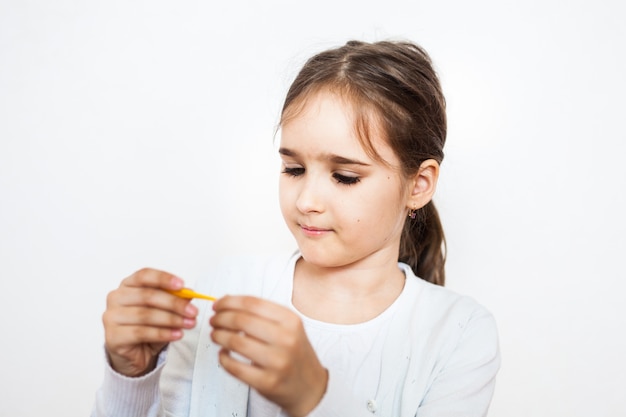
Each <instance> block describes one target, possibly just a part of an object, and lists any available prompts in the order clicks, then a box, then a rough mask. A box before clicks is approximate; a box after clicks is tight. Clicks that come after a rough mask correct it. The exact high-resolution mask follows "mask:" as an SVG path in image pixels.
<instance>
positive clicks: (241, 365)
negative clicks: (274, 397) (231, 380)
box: [219, 349, 279, 392]
mask: <svg viewBox="0 0 626 417" xmlns="http://www.w3.org/2000/svg"><path fill="white" fill-rule="evenodd" d="M219 362H220V364H221V365H222V367H223V368H224V369H225V370H226V371H227V372H228V373H230V374H231V375H233V376H234V377H235V378H237V379H239V380H240V381H242V382H243V383H245V384H247V385H249V386H251V387H253V388H255V389H257V390H258V391H259V392H263V391H269V390H270V389H271V388H275V387H277V386H279V384H278V382H279V381H278V379H277V376H276V374H275V373H273V372H267V371H266V370H265V369H264V368H262V367H259V366H257V365H256V364H255V363H254V362H253V363H247V362H242V361H241V360H239V359H237V358H235V357H233V356H232V353H231V352H230V351H229V350H228V349H221V350H220V352H219ZM270 387H271V388H270Z"/></svg>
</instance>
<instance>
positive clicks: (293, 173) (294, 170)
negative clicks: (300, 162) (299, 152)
mask: <svg viewBox="0 0 626 417" xmlns="http://www.w3.org/2000/svg"><path fill="white" fill-rule="evenodd" d="M282 172H283V174H287V175H289V176H290V177H299V176H300V175H302V174H304V168H302V167H285V168H284V169H283V171H282Z"/></svg>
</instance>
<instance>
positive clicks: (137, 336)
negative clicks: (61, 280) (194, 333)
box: [102, 269, 198, 377]
mask: <svg viewBox="0 0 626 417" xmlns="http://www.w3.org/2000/svg"><path fill="white" fill-rule="evenodd" d="M183 285H184V283H183V280H181V279H180V278H178V277H176V276H174V275H172V274H169V273H167V272H163V271H158V270H154V269H141V270H139V271H137V272H135V273H134V274H132V275H131V276H129V277H128V278H126V279H124V280H123V281H122V283H121V284H120V286H119V288H117V289H116V290H114V291H111V292H110V293H109V295H108V297H107V307H106V310H105V312H104V314H103V315H102V322H103V324H104V334H105V348H106V352H107V355H108V358H109V361H110V364H111V367H112V368H113V369H114V370H115V371H117V372H119V373H121V374H122V375H126V376H130V377H135V376H141V375H145V374H146V373H148V372H150V371H152V370H153V369H154V368H155V367H156V362H157V358H158V355H159V353H160V352H161V350H162V349H163V348H164V347H165V346H167V344H168V343H169V342H172V341H174V340H178V339H180V338H182V336H183V329H191V328H193V327H194V326H195V325H196V316H197V314H198V309H197V308H196V307H195V306H194V305H193V304H191V303H190V301H191V300H188V299H184V298H180V297H177V296H175V295H172V294H170V293H168V292H167V291H166V290H179V289H181V288H182V287H183Z"/></svg>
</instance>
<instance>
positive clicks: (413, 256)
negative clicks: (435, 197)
mask: <svg viewBox="0 0 626 417" xmlns="http://www.w3.org/2000/svg"><path fill="white" fill-rule="evenodd" d="M445 249H446V238H445V236H444V233H443V227H442V226H441V221H440V219H439V213H438V212H437V209H436V208H435V204H434V203H433V202H432V201H430V202H429V203H428V204H426V205H425V206H424V207H422V208H421V209H419V210H418V211H417V213H416V216H415V219H412V218H410V217H409V218H407V220H406V222H405V223H404V229H403V230H402V238H401V239H400V256H399V260H400V262H404V263H406V264H407V265H409V266H410V267H411V269H412V270H413V272H415V274H416V275H417V276H418V277H420V278H422V279H424V280H426V281H428V282H431V283H433V284H436V285H441V286H443V285H444V283H445V279H446V273H445V269H444V264H445V262H446V253H445Z"/></svg>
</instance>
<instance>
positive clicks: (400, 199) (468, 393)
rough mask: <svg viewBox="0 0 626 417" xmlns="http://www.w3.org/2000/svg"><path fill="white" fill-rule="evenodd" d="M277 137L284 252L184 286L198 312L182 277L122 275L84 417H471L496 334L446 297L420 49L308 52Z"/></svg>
mask: <svg viewBox="0 0 626 417" xmlns="http://www.w3.org/2000/svg"><path fill="white" fill-rule="evenodd" d="M280 127H281V141H280V149H279V153H280V156H281V158H282V172H281V175H280V193H279V194H280V206H281V210H282V214H283V217H284V219H285V221H286V223H287V225H288V227H289V229H290V231H291V233H293V235H294V237H295V239H296V241H297V244H298V251H297V252H296V253H295V254H293V255H292V256H290V257H288V258H286V259H284V258H273V259H268V260H255V259H249V258H248V257H245V258H242V259H238V260H237V262H236V264H234V263H233V264H231V265H225V266H224V268H222V269H221V270H219V271H216V272H215V273H214V274H211V276H210V278H209V279H206V280H203V281H201V282H199V283H197V288H196V289H197V290H199V291H201V292H205V293H208V294H212V295H216V296H219V297H221V298H219V299H218V300H217V301H216V302H215V303H214V304H212V305H211V304H210V303H207V302H199V303H197V304H191V303H189V301H187V300H185V299H182V298H179V297H176V296H174V295H172V294H170V293H169V292H167V290H176V289H180V288H182V287H183V282H182V280H181V279H180V278H178V277H176V276H174V275H172V274H169V273H166V272H162V271H157V270H151V269H143V270H140V271H138V272H136V273H134V274H133V275H131V276H130V277H128V278H126V279H125V280H124V281H122V283H121V285H120V287H119V288H118V289H116V290H115V291H113V292H111V293H110V294H109V296H108V299H107V309H106V311H105V313H104V315H103V322H104V328H105V347H106V353H107V359H108V364H109V366H108V367H107V370H106V374H105V380H104V383H103V386H102V388H101V389H100V390H99V392H98V395H97V401H96V406H95V408H94V412H93V415H94V416H194V417H196V416H246V415H247V416H253V417H257V416H291V417H302V416H338V417H339V416H341V417H348V416H349V417H355V416H371V415H372V414H375V415H381V416H388V417H392V416H393V417H395V416H406V417H409V416H419V417H427V416H437V417H440V416H484V415H485V414H486V413H487V408H488V405H489V402H490V400H491V396H492V393H493V388H494V383H495V375H496V372H497V370H498V367H499V361H500V357H499V351H498V341H497V333H496V328H495V324H494V320H493V318H492V316H491V315H490V314H489V313H488V312H487V311H486V310H485V309H484V308H482V307H481V306H480V305H478V304H477V303H476V302H474V301H473V300H471V299H469V298H467V297H462V296H458V295H456V294H454V293H452V292H451V291H448V290H446V289H444V288H443V287H442V286H443V284H444V259H445V257H444V254H443V246H444V235H443V231H442V228H441V225H440V222H439V217H438V215H437V211H436V210H435V206H434V205H433V203H432V201H431V199H432V196H433V193H434V192H435V187H436V184H437V179H438V174H439V164H440V163H441V160H442V158H443V145H444V142H445V137H446V114H445V101H444V97H443V95H442V92H441V88H440V84H439V81H438V78H437V76H436V74H435V72H434V70H433V68H432V65H431V62H430V59H429V57H428V55H427V54H426V52H424V51H423V50H422V49H421V48H420V47H418V46H416V45H414V44H411V43H408V42H378V43H374V44H369V43H363V42H355V41H353V42H348V43H347V44H346V45H344V46H342V47H340V48H337V49H333V50H329V51H326V52H322V53H320V54H318V55H316V56H314V57H313V58H311V59H310V60H309V61H308V62H307V63H306V64H305V65H304V67H303V69H302V70H301V71H300V73H299V74H298V76H297V77H296V79H295V81H294V82H293V84H292V86H291V88H290V89H289V92H288V93H287V97H286V100H285V103H284V106H283V110H282V115H281V121H280ZM225 294H239V295H225ZM241 294H246V295H241ZM210 307H212V308H210Z"/></svg>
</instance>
